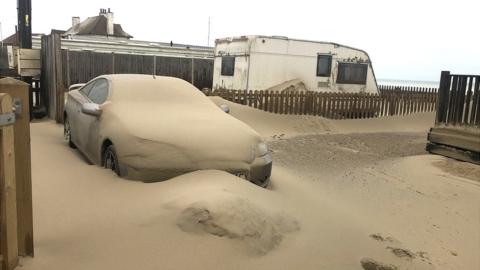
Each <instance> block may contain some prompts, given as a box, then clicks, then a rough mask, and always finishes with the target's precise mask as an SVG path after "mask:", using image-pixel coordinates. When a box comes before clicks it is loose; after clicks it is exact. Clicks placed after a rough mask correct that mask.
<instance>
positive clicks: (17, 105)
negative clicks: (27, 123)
mask: <svg viewBox="0 0 480 270" xmlns="http://www.w3.org/2000/svg"><path fill="white" fill-rule="evenodd" d="M22 110H23V102H22V100H21V99H19V98H13V112H14V113H15V116H16V118H21V117H22Z"/></svg>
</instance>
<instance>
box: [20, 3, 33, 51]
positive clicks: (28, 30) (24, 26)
mask: <svg viewBox="0 0 480 270" xmlns="http://www.w3.org/2000/svg"><path fill="white" fill-rule="evenodd" d="M17 3H18V6H17V10H18V40H19V43H20V44H19V45H20V46H19V47H20V48H24V49H31V48H32V0H18V2H17Z"/></svg>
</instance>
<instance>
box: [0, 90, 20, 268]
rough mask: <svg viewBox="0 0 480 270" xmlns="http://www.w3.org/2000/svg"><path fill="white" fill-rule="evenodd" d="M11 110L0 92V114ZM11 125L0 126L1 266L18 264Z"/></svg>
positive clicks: (11, 266)
mask: <svg viewBox="0 0 480 270" xmlns="http://www.w3.org/2000/svg"><path fill="white" fill-rule="evenodd" d="M11 112H12V98H11V97H10V95H8V94H4V93H0V115H2V114H3V115H6V114H8V113H11ZM15 188H16V183H15V152H14V144H13V125H8V126H0V254H2V256H3V266H2V267H3V268H4V269H5V270H12V269H14V268H15V267H16V266H17V264H18V247H17V244H18V236H17V204H16V201H17V199H16V189H15Z"/></svg>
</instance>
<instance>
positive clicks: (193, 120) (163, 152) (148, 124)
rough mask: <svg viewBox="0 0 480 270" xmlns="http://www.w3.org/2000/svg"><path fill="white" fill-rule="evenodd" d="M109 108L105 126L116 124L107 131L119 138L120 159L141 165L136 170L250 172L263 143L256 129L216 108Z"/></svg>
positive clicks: (178, 106)
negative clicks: (234, 169)
mask: <svg viewBox="0 0 480 270" xmlns="http://www.w3.org/2000/svg"><path fill="white" fill-rule="evenodd" d="M209 105H210V104H209ZM108 107H109V108H108V110H105V113H104V114H103V115H102V117H103V118H104V119H103V121H102V122H104V123H111V124H110V125H108V124H107V125H106V126H105V127H104V132H105V133H108V134H110V135H107V136H108V137H115V139H114V141H116V142H114V143H115V144H116V145H118V146H117V151H118V155H119V156H120V158H123V159H124V160H126V161H127V162H129V161H130V162H133V163H141V164H136V165H134V166H137V165H138V167H152V168H153V167H157V168H158V167H159V166H161V167H165V168H188V167H191V169H205V168H218V167H221V168H223V169H229V168H230V167H244V168H247V167H248V166H249V164H251V163H252V162H253V160H254V159H255V151H256V147H257V145H258V144H259V143H260V142H261V140H262V139H261V137H260V135H258V133H257V132H255V131H254V130H253V129H252V128H251V127H249V126H248V125H246V124H245V123H243V122H241V121H239V120H237V119H235V118H233V117H232V116H230V115H228V114H226V113H224V112H223V111H222V110H221V109H220V108H218V107H217V106H216V105H215V104H213V103H212V104H211V106H189V104H162V105H161V106H159V105H156V104H148V103H147V104H146V103H129V104H122V105H113V104H112V105H111V106H108ZM113 123H114V124H113ZM117 142H120V143H117ZM219 165H220V166H219Z"/></svg>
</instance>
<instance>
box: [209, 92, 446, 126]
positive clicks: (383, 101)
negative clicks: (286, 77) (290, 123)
mask: <svg viewBox="0 0 480 270" xmlns="http://www.w3.org/2000/svg"><path fill="white" fill-rule="evenodd" d="M381 89H382V90H381V91H380V94H368V93H324V92H311V91H307V92H304V91H300V92H286V91H285V92H274V91H245V90H215V91H210V90H208V91H205V94H206V95H214V96H220V97H222V98H224V99H226V100H229V101H232V102H235V103H239V104H244V105H248V106H250V107H253V108H257V109H260V110H264V111H268V112H272V113H279V114H299V115H318V116H323V117H327V118H332V119H347V118H350V119H355V118H370V117H382V116H387V115H405V114H410V113H416V112H431V111H435V106H436V100H437V91H436V89H427V88H401V87H391V88H390V87H381Z"/></svg>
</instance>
